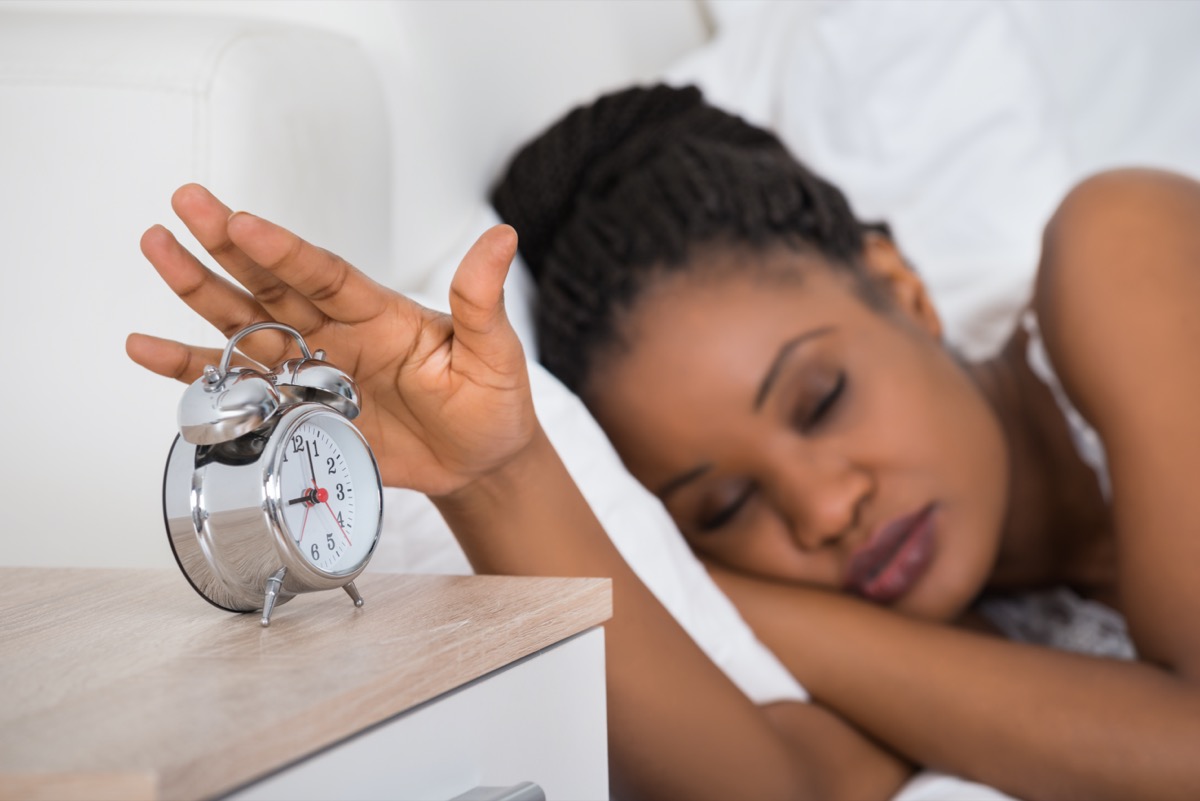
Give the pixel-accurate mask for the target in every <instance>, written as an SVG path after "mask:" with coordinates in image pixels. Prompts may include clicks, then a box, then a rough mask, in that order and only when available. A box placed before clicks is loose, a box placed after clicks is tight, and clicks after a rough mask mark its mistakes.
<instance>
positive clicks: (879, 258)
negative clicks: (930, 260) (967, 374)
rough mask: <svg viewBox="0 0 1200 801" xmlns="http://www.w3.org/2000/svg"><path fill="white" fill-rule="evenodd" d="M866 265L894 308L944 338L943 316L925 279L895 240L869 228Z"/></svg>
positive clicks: (929, 331)
mask: <svg viewBox="0 0 1200 801" xmlns="http://www.w3.org/2000/svg"><path fill="white" fill-rule="evenodd" d="M863 266H864V267H865V268H866V272H867V277H868V279H869V280H871V281H873V282H874V283H875V284H876V285H877V286H878V288H879V291H880V292H881V293H882V294H883V296H884V297H885V298H886V299H887V300H888V303H889V304H890V305H891V307H892V308H893V309H895V310H896V311H897V312H899V313H900V314H901V315H903V316H904V317H906V318H908V319H910V320H912V321H913V322H914V323H916V324H917V325H918V326H919V327H920V328H921V329H923V330H925V331H927V332H928V333H929V334H930V335H931V336H933V337H934V338H935V339H941V338H942V318H941V317H940V316H939V315H938V313H937V309H936V308H935V307H934V305H933V299H932V298H931V297H930V296H929V290H927V289H926V288H925V282H924V281H922V280H921V277H920V276H919V275H917V273H916V271H915V270H913V268H912V267H910V266H909V264H908V262H906V261H905V260H904V256H903V255H901V253H900V250H899V248H897V247H896V243H895V242H893V241H892V239H891V237H889V236H886V235H884V234H881V233H878V232H875V231H868V232H867V233H866V235H865V236H864V238H863Z"/></svg>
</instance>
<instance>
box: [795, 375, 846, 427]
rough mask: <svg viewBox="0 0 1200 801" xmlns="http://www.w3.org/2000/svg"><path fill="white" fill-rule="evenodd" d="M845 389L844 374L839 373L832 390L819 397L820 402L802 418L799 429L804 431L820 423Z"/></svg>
mask: <svg viewBox="0 0 1200 801" xmlns="http://www.w3.org/2000/svg"><path fill="white" fill-rule="evenodd" d="M845 389H846V373H845V372H841V373H838V377H837V381H836V382H835V383H834V385H833V388H832V389H830V390H829V391H828V392H826V393H825V395H824V396H822V397H821V400H820V401H818V402H817V405H816V406H815V407H814V408H813V409H812V411H810V412H809V413H808V414H807V415H806V416H805V417H804V420H803V422H802V423H801V427H802V428H803V429H804V430H808V429H810V428H813V427H815V426H816V425H817V424H818V423H820V422H821V421H822V420H823V419H824V418H825V416H826V415H828V414H829V412H830V410H831V409H833V406H834V404H835V403H837V401H838V399H839V398H840V397H841V396H842V392H843V391H844V390H845Z"/></svg>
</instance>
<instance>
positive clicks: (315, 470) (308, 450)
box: [304, 442, 317, 487]
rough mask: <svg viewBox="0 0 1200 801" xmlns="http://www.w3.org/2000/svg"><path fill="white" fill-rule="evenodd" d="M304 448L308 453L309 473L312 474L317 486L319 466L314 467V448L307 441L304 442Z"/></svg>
mask: <svg viewBox="0 0 1200 801" xmlns="http://www.w3.org/2000/svg"><path fill="white" fill-rule="evenodd" d="M304 450H305V452H306V453H308V474H309V475H310V476H312V484H313V486H314V487H315V486H317V468H315V467H313V460H312V448H311V447H310V446H309V444H308V443H307V442H306V443H304Z"/></svg>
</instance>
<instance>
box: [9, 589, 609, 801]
mask: <svg viewBox="0 0 1200 801" xmlns="http://www.w3.org/2000/svg"><path fill="white" fill-rule="evenodd" d="M355 583H356V586H358V588H359V590H360V591H361V592H362V595H363V598H364V600H365V601H366V603H365V605H364V606H363V607H362V608H360V609H356V608H355V607H354V605H353V604H352V603H351V601H350V599H349V598H348V597H347V596H346V595H345V593H343V592H341V591H340V590H336V591H329V592H323V593H314V594H311V595H302V596H299V597H297V598H296V599H294V600H292V601H291V602H289V603H287V604H285V605H283V606H280V607H277V608H276V610H275V613H274V614H273V615H272V617H271V626H270V628H262V626H260V625H259V617H260V615H258V614H248V615H235V614H231V613H228V612H224V611H222V610H220V609H217V608H215V607H213V606H211V605H209V604H208V603H207V602H205V601H204V600H203V599H202V598H200V596H199V595H197V594H196V593H195V592H194V591H193V590H192V588H191V587H190V586H189V585H188V584H187V582H186V581H185V579H184V578H183V575H182V573H180V572H179V571H175V570H146V569H141V570H100V569H60V568H0V799H24V800H30V799H41V798H46V799H49V798H54V799H68V798H88V799H103V798H120V799H134V800H136V799H156V798H171V799H188V798H207V797H211V796H214V795H220V794H222V793H225V792H227V791H229V790H232V789H234V788H236V787H238V786H240V785H243V784H245V783H246V782H248V781H251V780H253V779H255V778H257V777H258V776H261V775H263V774H264V773H267V772H270V771H272V770H275V769H277V768H279V767H282V766H284V765H286V764H288V763H290V762H293V761H295V760H297V759H300V758H302V757H304V756H306V755H308V754H310V753H313V752H315V751H319V750H321V749H322V748H325V747H327V746H329V745H331V744H333V743H336V742H338V741H340V740H342V739H344V738H346V737H348V736H350V735H352V734H354V733H356V732H358V731H360V730H362V729H363V728H366V727H368V726H371V725H373V724H375V723H378V722H380V721H383V720H386V719H388V718H390V717H392V716H394V715H396V714H399V713H401V712H403V711H405V710H407V709H410V708H411V707H413V706H415V705H417V704H420V703H422V702H424V701H428V700H430V699H432V698H434V697H436V696H438V695H440V694H441V693H444V692H446V691H448V690H451V689H454V688H455V687H458V686H460V685H462V684H464V683H466V682H469V681H471V680H473V679H476V678H478V677H480V676H483V675H484V674H486V673H489V672H491V671H493V670H496V669H498V668H501V667H503V666H505V665H507V664H509V663H511V662H513V661H514V660H517V659H520V658H522V657H524V656H527V655H529V654H532V653H534V652H536V651H538V650H540V649H542V648H545V647H548V646H550V645H553V644H555V643H557V642H560V641H561V640H563V639H566V638H567V637H570V636H572V635H574V634H577V633H579V632H581V631H584V630H586V629H589V628H591V627H593V626H597V625H600V624H602V623H603V622H604V621H605V620H607V619H608V618H609V617H610V616H611V613H612V601H611V591H610V586H609V581H608V580H607V579H554V578H515V577H506V576H410V575H392V574H383V573H366V574H363V575H362V576H360V577H359V578H358V580H357V581H356V582H355Z"/></svg>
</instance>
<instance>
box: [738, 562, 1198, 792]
mask: <svg viewBox="0 0 1200 801" xmlns="http://www.w3.org/2000/svg"><path fill="white" fill-rule="evenodd" d="M722 584H723V586H725V587H726V588H727V589H728V590H729V591H730V592H731V594H732V595H733V597H734V599H735V601H736V602H737V603H738V606H739V608H740V609H741V610H742V612H743V614H744V615H746V617H747V619H748V620H749V621H750V623H751V625H752V626H753V627H754V629H755V630H756V632H757V633H758V634H759V636H760V637H761V638H762V639H763V640H764V641H765V642H766V643H767V644H768V645H769V646H771V647H772V648H773V649H774V650H775V652H776V653H777V654H778V655H779V656H780V658H781V659H782V660H783V661H784V663H785V664H786V665H787V666H788V667H789V668H791V669H792V670H793V672H794V673H796V675H797V677H798V678H799V679H800V680H801V681H802V682H803V683H804V684H805V686H806V687H807V688H808V689H809V690H810V692H812V693H813V694H814V696H815V697H816V698H817V699H818V700H820V701H822V702H824V703H826V704H828V705H829V706H830V707H831V708H832V709H834V710H835V711H837V712H838V713H840V714H842V715H843V716H845V717H846V718H848V719H849V720H851V721H852V722H854V723H855V724H857V725H858V726H860V727H861V728H863V729H864V730H866V731H868V732H870V733H871V734H873V735H875V736H876V737H878V738H879V739H880V740H881V741H882V742H884V743H886V744H889V745H891V746H892V747H894V748H895V749H896V750H898V751H900V752H901V753H904V754H905V755H907V756H909V757H910V758H912V759H914V760H915V761H917V762H919V763H922V764H926V765H930V766H933V767H937V768H940V769H943V770H947V771H949V772H952V773H956V774H959V775H962V776H966V777H969V778H972V779H975V780H978V781H982V782H985V783H988V784H991V785H993V786H996V787H998V788H1000V789H1003V790H1005V791H1006V792H1009V793H1011V794H1014V795H1016V796H1019V797H1022V798H1031V799H1032V798H1046V797H1064V796H1071V797H1086V798H1094V799H1100V798H1115V799H1124V798H1131V797H1143V798H1151V797H1153V798H1196V797H1200V760H1197V758H1196V755H1197V754H1200V689H1198V688H1197V687H1195V686H1194V685H1192V684H1189V683H1187V682H1185V681H1183V680H1182V679H1179V678H1177V677H1175V676H1173V675H1171V674H1170V673H1168V672H1166V671H1164V670H1161V669H1158V668H1156V667H1154V666H1151V665H1148V664H1145V663H1128V662H1119V661H1116V660H1104V659H1097V658H1092V657H1086V656H1082V655H1078V654H1069V653H1064V652H1059V651H1052V650H1050V649H1047V648H1041V647H1037V646H1031V645H1025V644H1019V643H1013V642H1009V641H1006V640H1002V639H999V638H996V637H992V636H988V635H984V634H979V633H975V632H968V631H963V630H960V629H955V628H950V627H947V626H944V625H938V624H933V623H928V622H924V621H918V620H913V619H910V618H905V617H902V616H900V615H898V614H895V613H893V612H890V611H888V610H885V609H881V608H878V607H873V606H870V605H868V604H866V603H863V602H860V601H858V600H857V599H854V598H849V597H846V596H839V595H834V594H832V593H828V592H822V591H815V590H807V589H803V588H795V587H787V586H783V585H768V584H763V583H762V582H758V581H755V580H752V579H745V578H736V577H735V578H731V577H724V578H723V579H722ZM785 610H790V611H785Z"/></svg>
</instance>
